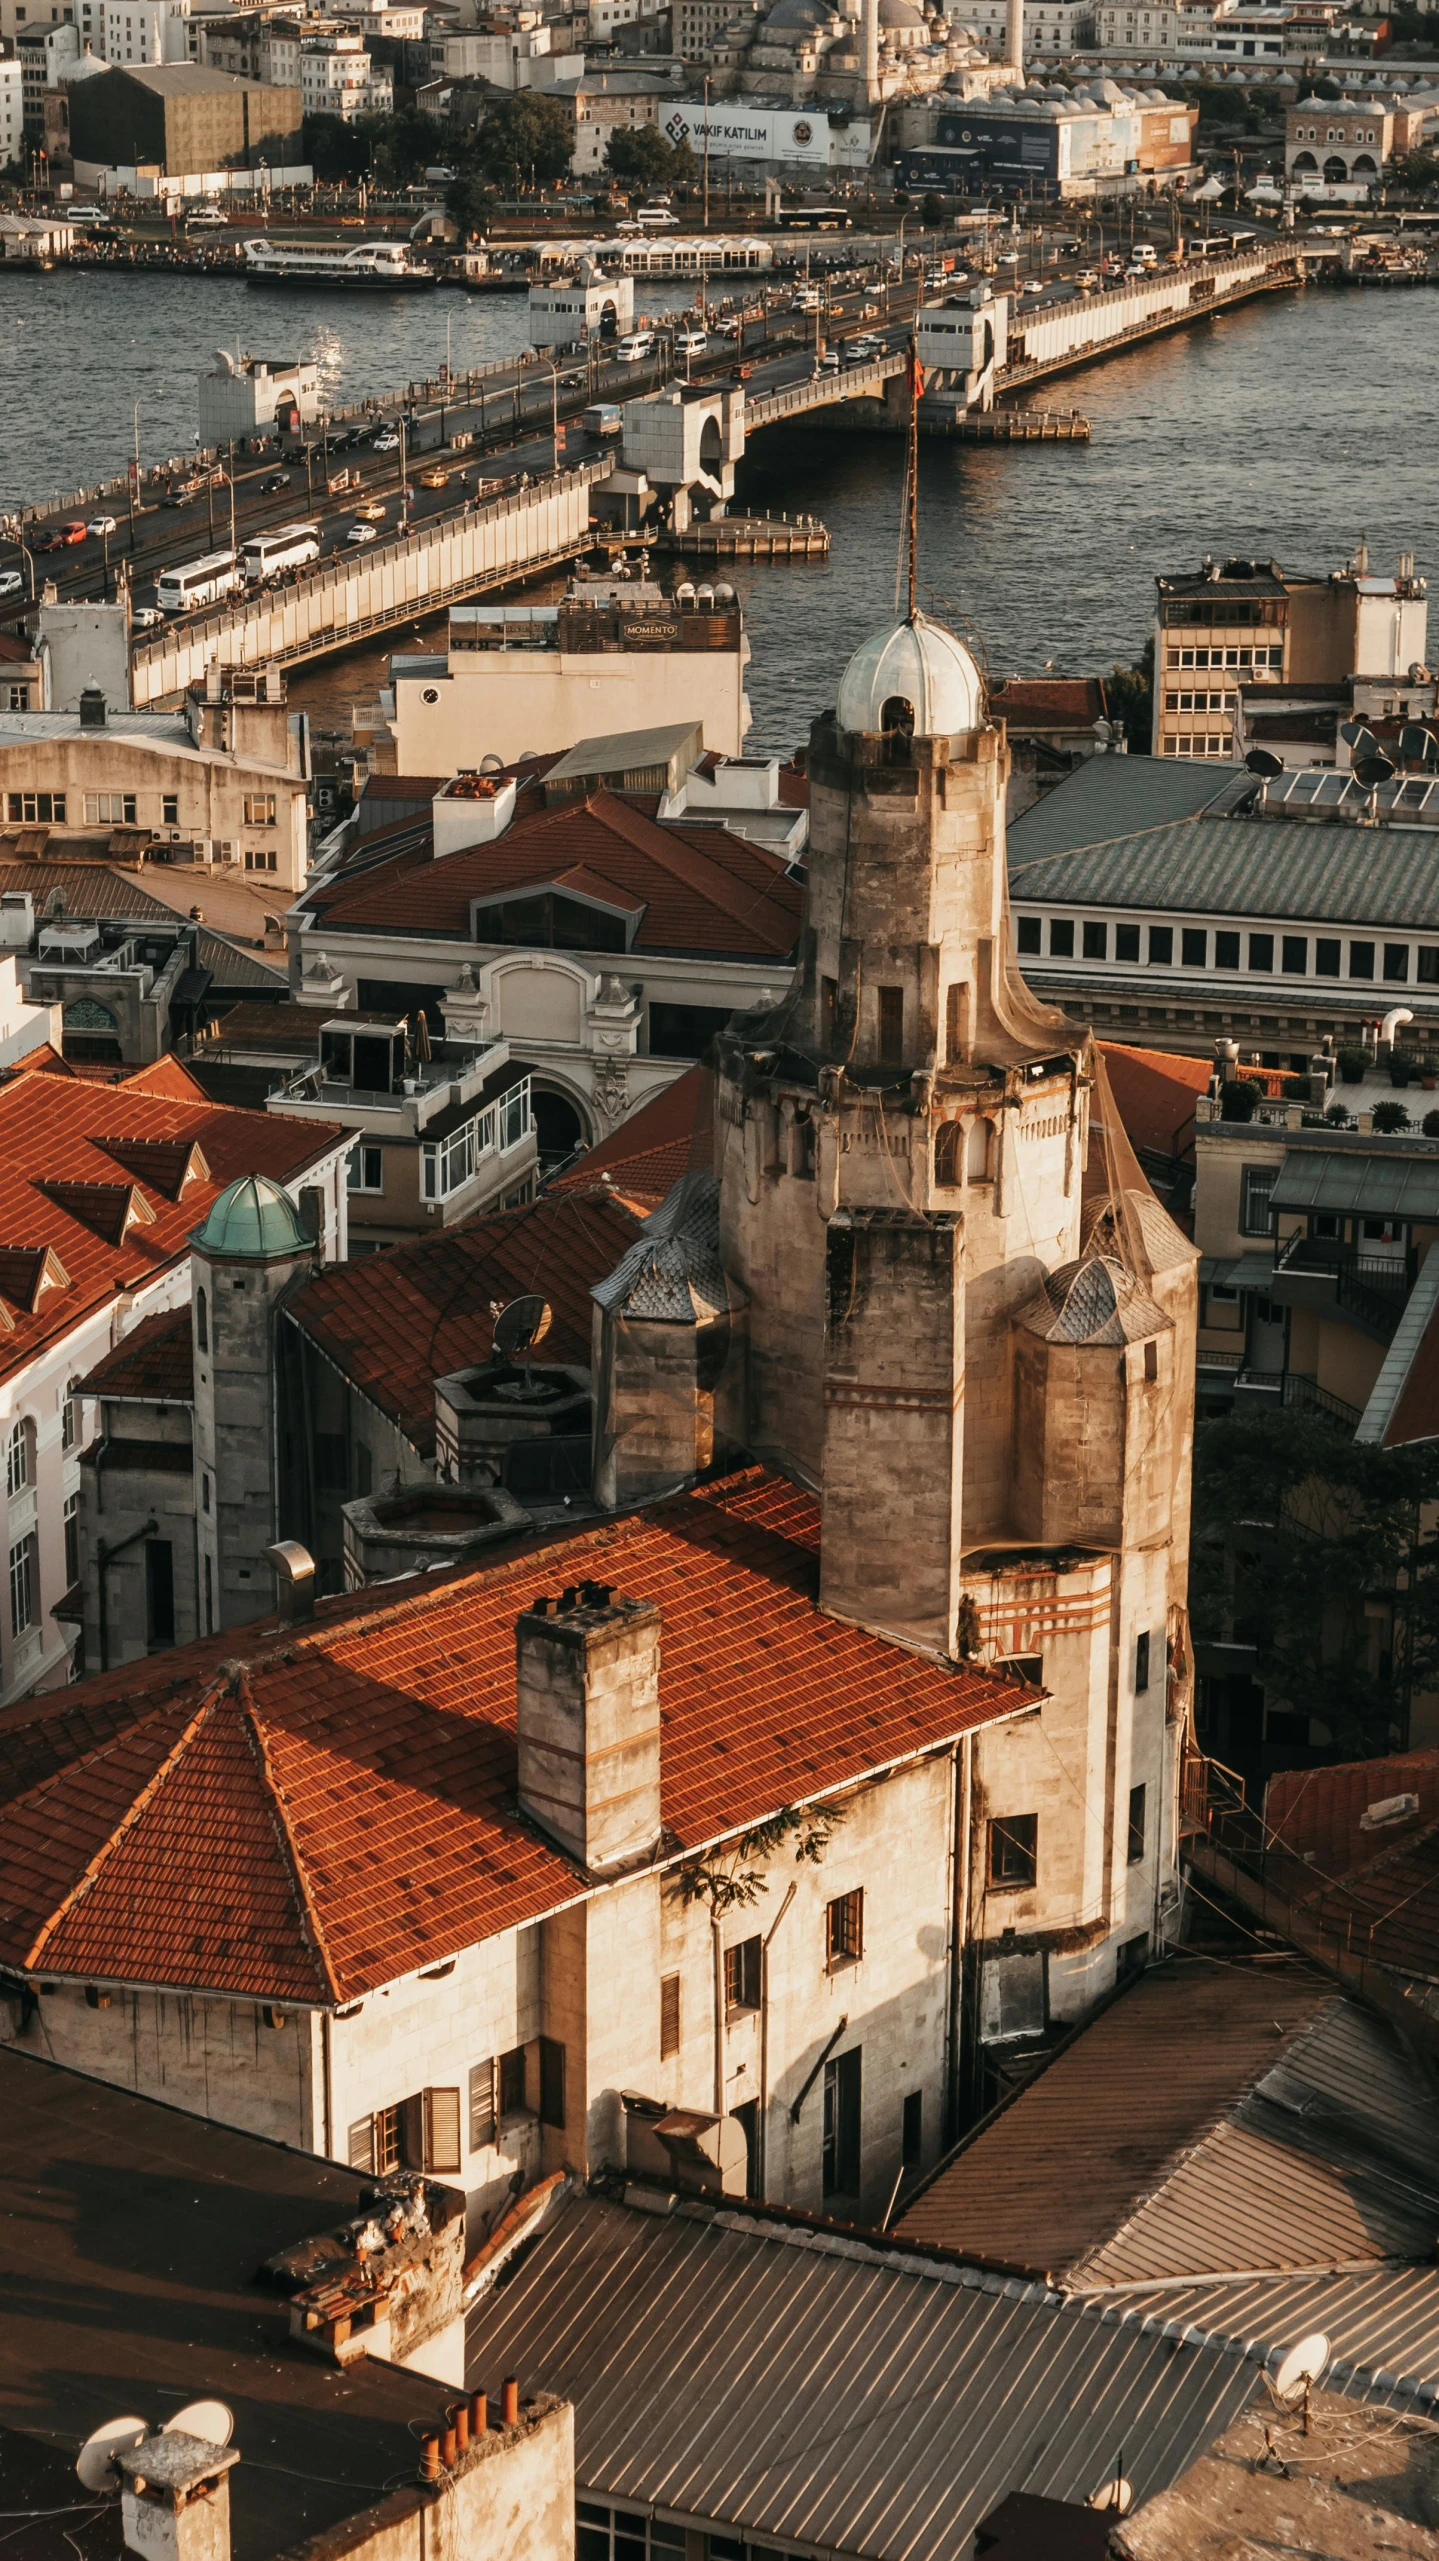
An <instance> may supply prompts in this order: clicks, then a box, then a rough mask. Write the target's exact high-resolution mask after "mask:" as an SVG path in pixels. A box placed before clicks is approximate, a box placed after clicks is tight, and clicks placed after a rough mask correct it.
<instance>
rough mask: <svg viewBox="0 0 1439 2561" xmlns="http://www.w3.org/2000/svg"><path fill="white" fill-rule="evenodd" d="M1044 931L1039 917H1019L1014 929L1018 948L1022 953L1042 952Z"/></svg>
mask: <svg viewBox="0 0 1439 2561" xmlns="http://www.w3.org/2000/svg"><path fill="white" fill-rule="evenodd" d="M1043 930H1044V928H1043V924H1042V921H1041V919H1040V918H1039V917H1038V916H1020V917H1018V918H1017V919H1016V921H1015V928H1014V939H1015V946H1016V948H1017V949H1018V950H1019V951H1022V952H1037V951H1040V950H1041V949H1042V948H1043V943H1042V935H1043Z"/></svg>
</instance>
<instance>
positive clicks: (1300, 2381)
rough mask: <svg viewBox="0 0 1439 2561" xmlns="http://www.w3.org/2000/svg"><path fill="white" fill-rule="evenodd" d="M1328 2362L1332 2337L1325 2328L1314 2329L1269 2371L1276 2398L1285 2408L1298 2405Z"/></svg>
mask: <svg viewBox="0 0 1439 2561" xmlns="http://www.w3.org/2000/svg"><path fill="white" fill-rule="evenodd" d="M1328 2363H1329V2341H1328V2340H1327V2339H1326V2337H1325V2335H1324V2333H1323V2331H1322V2330H1311V2331H1310V2333H1309V2335H1308V2337H1307V2338H1304V2339H1300V2340H1299V2342H1298V2344H1297V2345H1296V2346H1294V2347H1292V2348H1289V2349H1287V2350H1286V2351H1285V2353H1284V2355H1283V2356H1281V2358H1280V2360H1279V2363H1278V2364H1277V2366H1276V2367H1275V2369H1274V2372H1273V2373H1272V2374H1270V2375H1269V2389H1270V2391H1271V2392H1272V2393H1273V2395H1274V2398H1275V2400H1276V2401H1279V2402H1282V2403H1283V2405H1284V2407H1285V2408H1286V2409H1290V2408H1293V2407H1295V2406H1296V2405H1297V2404H1298V2403H1299V2402H1300V2401H1302V2400H1303V2398H1304V2396H1305V2394H1306V2392H1307V2391H1308V2390H1309V2387H1310V2385H1311V2384H1313V2383H1317V2382H1318V2381H1319V2378H1320V2376H1321V2375H1322V2374H1323V2372H1324V2369H1325V2367H1326V2366H1327V2365H1328ZM1265 2370H1266V2373H1267V2372H1268V2369H1267V2368H1266V2369H1265Z"/></svg>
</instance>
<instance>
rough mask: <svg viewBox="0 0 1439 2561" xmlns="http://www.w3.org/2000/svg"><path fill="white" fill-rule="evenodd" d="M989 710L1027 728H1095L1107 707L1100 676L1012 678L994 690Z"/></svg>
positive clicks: (996, 686)
mask: <svg viewBox="0 0 1439 2561" xmlns="http://www.w3.org/2000/svg"><path fill="white" fill-rule="evenodd" d="M989 708H990V710H991V712H992V713H994V714H995V715H996V717H997V718H999V719H1000V720H1007V721H1011V722H1013V721H1018V722H1020V723H1021V724H1022V725H1023V727H1025V728H1026V729H1092V728H1093V726H1094V723H1095V722H1096V720H1103V718H1104V716H1105V711H1106V704H1105V699H1104V687H1103V685H1102V683H1101V682H1100V679H1099V678H1098V676H1011V677H1009V679H1008V680H1007V682H1006V683H1004V684H1001V685H992V686H991V687H990V694H989Z"/></svg>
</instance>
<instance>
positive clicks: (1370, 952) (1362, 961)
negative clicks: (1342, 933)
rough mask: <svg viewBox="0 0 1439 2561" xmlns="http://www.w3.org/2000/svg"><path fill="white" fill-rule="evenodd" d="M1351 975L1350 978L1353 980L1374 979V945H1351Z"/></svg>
mask: <svg viewBox="0 0 1439 2561" xmlns="http://www.w3.org/2000/svg"><path fill="white" fill-rule="evenodd" d="M1349 975H1350V977H1351V978H1372V977H1373V975H1374V945H1373V944H1372V943H1351V944H1350V946H1349Z"/></svg>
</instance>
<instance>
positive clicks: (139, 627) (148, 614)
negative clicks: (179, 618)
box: [130, 605, 165, 631]
mask: <svg viewBox="0 0 1439 2561" xmlns="http://www.w3.org/2000/svg"><path fill="white" fill-rule="evenodd" d="M164 619H165V617H164V615H163V614H162V613H161V611H160V608H159V606H158V605H132V606H131V607H130V624H131V628H132V629H133V630H135V631H153V630H154V628H155V625H156V623H158V622H163V621H164Z"/></svg>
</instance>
